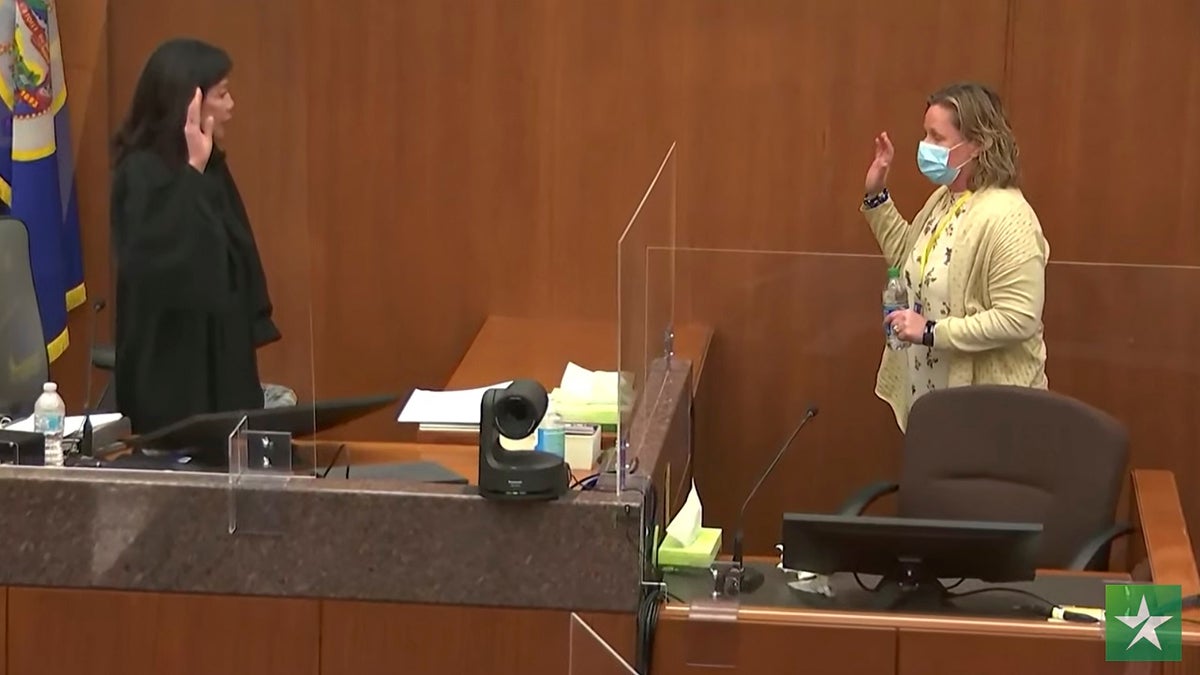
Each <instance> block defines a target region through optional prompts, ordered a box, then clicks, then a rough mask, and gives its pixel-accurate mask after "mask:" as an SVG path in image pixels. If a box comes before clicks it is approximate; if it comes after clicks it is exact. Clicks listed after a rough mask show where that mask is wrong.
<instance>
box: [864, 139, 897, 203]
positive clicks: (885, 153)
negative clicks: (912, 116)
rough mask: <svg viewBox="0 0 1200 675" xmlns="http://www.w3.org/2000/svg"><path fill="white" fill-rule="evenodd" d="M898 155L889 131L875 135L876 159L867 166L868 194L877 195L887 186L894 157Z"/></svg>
mask: <svg viewBox="0 0 1200 675" xmlns="http://www.w3.org/2000/svg"><path fill="white" fill-rule="evenodd" d="M895 157H896V148H895V147H894V146H893V145H892V139H890V138H888V135H887V132H886V131H885V132H883V133H881V134H879V135H878V136H876V137H875V159H874V161H872V162H871V166H870V167H868V168H867V182H866V188H867V194H868V195H877V194H879V193H880V192H882V191H883V188H885V187H887V177H888V170H890V169H891V168H892V159H893V158H895Z"/></svg>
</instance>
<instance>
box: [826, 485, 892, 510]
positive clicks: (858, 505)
mask: <svg viewBox="0 0 1200 675" xmlns="http://www.w3.org/2000/svg"><path fill="white" fill-rule="evenodd" d="M899 489H900V484H899V483H893V482H891V481H886V480H885V481H879V482H877V483H871V484H870V485H868V486H866V487H864V488H862V489H861V490H859V491H858V492H856V493H855V494H854V496H853V497H851V498H850V499H848V500H846V501H845V502H843V503H842V507H841V508H840V509H838V513H839V514H841V515H843V516H858V515H862V512H863V511H866V510H867V507H868V506H870V505H871V503H872V502H874V501H875V500H876V499H879V498H880V497H882V496H884V495H890V494H892V493H893V492H896V491H898V490H899Z"/></svg>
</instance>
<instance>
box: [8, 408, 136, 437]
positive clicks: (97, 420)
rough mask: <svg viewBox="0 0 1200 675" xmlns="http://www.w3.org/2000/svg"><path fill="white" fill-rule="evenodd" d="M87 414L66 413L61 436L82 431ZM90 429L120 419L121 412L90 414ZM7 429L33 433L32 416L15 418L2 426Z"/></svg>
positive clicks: (72, 434)
mask: <svg viewBox="0 0 1200 675" xmlns="http://www.w3.org/2000/svg"><path fill="white" fill-rule="evenodd" d="M87 417H88V416H87V415H68V416H67V419H66V420H64V421H63V436H75V435H78V434H81V433H83V422H84V420H86V419H87ZM91 417H92V430H93V431H94V430H96V429H99V428H100V427H102V426H104V425H106V424H112V423H113V422H116V421H119V420H120V419H121V413H102V414H101V413H98V414H95V415H92V416H91ZM4 428H5V429H7V430H9V431H27V432H29V433H33V430H34V429H33V416H32V415H30V416H29V417H26V418H25V419H23V420H17V421H16V422H12V423H10V424H8V425H7V426H5V427H4Z"/></svg>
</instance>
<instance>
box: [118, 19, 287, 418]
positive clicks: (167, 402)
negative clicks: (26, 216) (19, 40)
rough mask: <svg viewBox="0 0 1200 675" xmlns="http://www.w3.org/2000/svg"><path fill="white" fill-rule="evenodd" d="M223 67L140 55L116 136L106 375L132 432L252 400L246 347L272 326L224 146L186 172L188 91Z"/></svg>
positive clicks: (195, 47)
mask: <svg viewBox="0 0 1200 675" xmlns="http://www.w3.org/2000/svg"><path fill="white" fill-rule="evenodd" d="M156 59H158V61H157V62H156ZM229 68H230V64H229V62H228V57H227V56H225V55H224V53H223V52H221V51H220V50H217V49H216V48H215V47H211V46H208V45H205V44H204V43H200V42H198V41H185V40H176V41H172V42H169V43H166V44H165V45H163V46H162V47H160V48H159V50H158V51H157V52H156V53H155V55H154V56H152V57H151V59H150V61H149V62H148V63H147V66H146V69H145V71H143V74H142V80H141V81H140V82H139V85H138V91H137V93H136V94H135V97H134V104H133V107H132V108H133V109H132V110H131V113H130V117H129V119H128V120H127V121H126V123H125V127H124V129H123V130H122V132H121V133H119V134H118V140H117V145H118V160H117V164H116V166H115V168H114V174H113V185H112V201H111V207H112V213H111V219H112V244H113V251H114V253H115V257H116V263H117V270H116V276H117V298H116V299H117V303H116V315H117V316H116V369H115V373H114V375H115V378H116V394H117V403H118V406H119V407H120V410H121V412H122V413H124V414H125V415H126V416H127V417H129V419H130V422H131V424H132V426H133V430H134V432H135V433H145V432H148V431H151V430H153V429H156V428H159V427H162V426H165V425H167V424H171V423H172V422H176V421H178V420H181V419H184V418H187V417H189V416H192V415H196V414H199V413H209V412H223V411H232V410H248V409H256V408H262V407H263V390H262V385H261V383H260V381H259V375H258V360H257V356H256V353H255V350H256V349H257V348H258V347H261V346H263V345H265V344H268V343H270V342H273V341H275V340H278V339H279V338H280V334H279V330H278V329H277V328H276V326H275V324H274V322H273V321H272V318H271V300H270V296H269V294H268V292H267V283H266V279H265V277H264V274H263V269H262V262H261V259H260V258H259V254H258V248H257V246H256V245H255V241H254V234H253V232H252V231H251V229H250V222H249V219H248V218H247V215H246V209H245V206H244V204H243V202H242V198H241V195H240V194H239V193H238V189H237V186H236V184H235V183H234V179H233V175H232V174H231V173H230V170H229V166H228V164H227V163H226V160H225V154H224V152H222V151H221V150H220V148H218V147H216V146H215V145H213V147H212V153H211V156H210V157H209V159H208V162H207V166H204V167H202V169H203V170H202V171H201V170H197V169H196V168H195V167H193V166H192V165H190V164H189V163H188V158H187V146H186V143H185V141H184V135H183V131H182V129H183V123H182V122H183V114H184V110H185V109H186V107H187V104H188V100H189V98H190V96H189V92H193V91H195V90H196V89H197V88H199V89H201V90H202V91H203V92H204V93H205V96H208V92H210V91H211V90H212V88H213V87H215V86H217V83H218V82H220V83H221V84H222V86H224V83H225V78H226V77H227V75H228V70H229ZM223 95H224V96H228V94H227V93H226V94H223ZM164 101H165V103H164ZM229 105H230V108H232V99H230V104H229ZM163 110H167V111H168V114H166V115H160V117H161V118H160V119H154V117H155V115H154V113H155V112H161V111H163ZM164 129H165V130H166V132H165V133H164V132H163V131H162V130H164ZM217 137H218V138H219V135H218V136H217Z"/></svg>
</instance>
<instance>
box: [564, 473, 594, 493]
mask: <svg viewBox="0 0 1200 675" xmlns="http://www.w3.org/2000/svg"><path fill="white" fill-rule="evenodd" d="M599 479H600V474H598V473H594V474H591V475H590V476H584V477H583V478H576V479H575V480H573V481H572V482H571V487H570V488H569V489H571V490H574V489H575V488H579V489H580V490H590V489H592V488H593V487H595V485H596V481H597V480H599Z"/></svg>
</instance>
